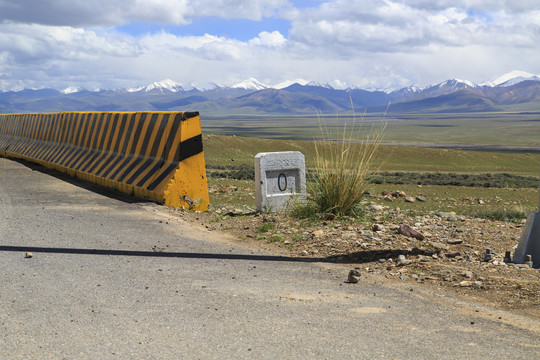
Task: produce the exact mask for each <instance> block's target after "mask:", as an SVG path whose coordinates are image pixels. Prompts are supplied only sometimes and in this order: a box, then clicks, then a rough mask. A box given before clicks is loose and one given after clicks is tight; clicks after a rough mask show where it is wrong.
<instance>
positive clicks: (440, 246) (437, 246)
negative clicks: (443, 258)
mask: <svg viewBox="0 0 540 360" xmlns="http://www.w3.org/2000/svg"><path fill="white" fill-rule="evenodd" d="M431 246H433V247H434V248H435V249H439V250H448V249H450V248H449V247H448V245H446V244H443V243H440V242H432V243H431Z"/></svg>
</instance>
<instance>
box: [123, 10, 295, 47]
mask: <svg viewBox="0 0 540 360" xmlns="http://www.w3.org/2000/svg"><path fill="white" fill-rule="evenodd" d="M290 28H291V22H290V21H289V20H286V19H279V18H276V17H270V18H263V19H261V20H249V19H223V18H219V17H217V16H208V17H204V18H196V19H193V20H192V21H191V23H190V24H186V25H164V24H159V23H151V22H138V21H134V22H130V23H129V24H126V25H122V26H118V27H116V30H118V31H120V32H124V33H126V34H129V35H131V36H135V37H137V36H141V35H145V34H149V33H150V34H152V33H157V32H162V31H164V32H167V33H171V34H174V35H178V36H203V35H205V34H214V35H217V36H226V37H229V38H231V39H237V40H240V41H248V40H250V39H253V38H254V37H256V36H257V35H258V34H259V33H260V32H262V31H267V32H272V31H279V32H280V33H281V34H282V35H283V36H287V35H288V33H289V30H290Z"/></svg>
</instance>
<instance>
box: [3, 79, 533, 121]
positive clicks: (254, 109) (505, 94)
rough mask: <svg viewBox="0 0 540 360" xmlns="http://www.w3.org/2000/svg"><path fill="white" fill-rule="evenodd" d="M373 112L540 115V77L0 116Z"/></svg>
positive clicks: (9, 105) (10, 99) (281, 88)
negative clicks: (534, 112)
mask: <svg viewBox="0 0 540 360" xmlns="http://www.w3.org/2000/svg"><path fill="white" fill-rule="evenodd" d="M353 106H354V108H355V109H356V110H360V109H362V110H363V109H367V111H369V112H379V111H388V112H389V113H415V112H418V113H428V112H480V111H494V112H496V111H540V75H533V74H529V73H526V72H523V71H513V72H511V73H508V74H505V75H503V76H501V77H499V78H497V79H495V80H494V81H491V82H485V83H482V84H475V83H472V82H470V81H466V80H458V79H452V80H447V81H444V82H442V83H439V84H435V85H430V86H427V87H425V88H423V89H420V88H418V87H414V86H411V87H407V88H403V89H399V90H394V91H378V90H375V91H373V90H363V89H359V88H351V87H348V88H343V86H341V87H337V86H335V87H333V86H331V85H327V84H318V83H314V82H308V81H305V80H301V79H298V80H293V81H286V82H283V83H281V84H277V85H275V86H268V85H265V84H263V83H261V82H260V81H258V80H256V79H253V78H251V79H248V80H246V81H243V82H241V83H238V84H235V85H233V86H219V85H217V84H210V85H209V86H208V87H206V88H203V89H198V88H197V87H195V86H193V85H189V86H183V85H182V84H180V83H177V82H175V81H172V80H164V81H160V82H153V83H151V84H148V85H145V86H140V87H137V88H129V89H117V90H97V91H89V90H84V89H77V88H73V87H70V88H67V89H63V90H57V89H50V88H44V89H25V90H22V91H5V92H0V113H21V112H57V111H156V110H157V111H165V110H185V111H199V112H200V113H201V114H202V115H204V116H213V117H224V116H253V115H304V114H305V115H313V114H316V113H325V114H335V113H338V112H343V111H350V110H351V108H352V107H353Z"/></svg>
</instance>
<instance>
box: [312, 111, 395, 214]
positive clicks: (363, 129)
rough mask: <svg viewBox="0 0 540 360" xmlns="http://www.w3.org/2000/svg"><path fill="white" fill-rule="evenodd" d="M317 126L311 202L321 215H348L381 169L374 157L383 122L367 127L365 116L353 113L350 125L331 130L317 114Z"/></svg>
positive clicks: (384, 123) (357, 204) (346, 123)
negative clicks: (357, 115) (319, 134)
mask: <svg viewBox="0 0 540 360" xmlns="http://www.w3.org/2000/svg"><path fill="white" fill-rule="evenodd" d="M383 119H384V116H383ZM338 120H339V119H338ZM319 125H320V130H321V136H320V137H319V138H318V139H315V141H314V144H315V171H314V177H313V180H312V181H311V182H310V183H309V185H308V186H309V187H308V189H309V192H310V193H311V198H310V199H311V200H312V201H314V203H315V204H316V207H317V209H318V211H320V212H323V213H333V214H335V215H338V216H344V215H351V214H353V213H354V212H355V210H356V209H357V208H358V206H359V204H360V202H361V201H362V198H363V196H364V193H365V191H366V188H367V185H368V183H369V180H370V178H371V177H372V176H373V175H374V174H375V173H376V171H377V170H378V169H379V168H380V165H381V164H374V155H375V153H376V152H377V149H378V148H379V146H380V144H381V141H382V139H383V134H384V130H385V128H386V121H382V120H379V121H373V122H371V125H368V124H367V123H366V122H365V113H364V114H363V115H362V117H360V118H357V117H356V115H355V114H354V111H353V116H352V121H351V122H347V121H344V122H343V125H338V126H337V127H336V128H334V129H333V130H332V129H330V128H329V127H328V124H327V123H326V122H325V121H323V120H321V116H320V115H319Z"/></svg>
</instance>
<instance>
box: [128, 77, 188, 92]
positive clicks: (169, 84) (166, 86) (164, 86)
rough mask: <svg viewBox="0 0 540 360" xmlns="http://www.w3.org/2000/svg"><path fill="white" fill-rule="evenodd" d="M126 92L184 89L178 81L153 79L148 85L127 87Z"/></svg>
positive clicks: (175, 90)
mask: <svg viewBox="0 0 540 360" xmlns="http://www.w3.org/2000/svg"><path fill="white" fill-rule="evenodd" d="M126 90H127V91H128V92H146V93H148V92H154V93H156V92H157V93H159V92H167V91H168V92H173V93H176V92H181V91H186V90H185V89H184V88H183V87H182V84H180V83H177V82H176V81H174V80H171V79H165V80H162V81H155V82H153V83H151V84H149V85H146V86H140V87H136V88H129V89H126Z"/></svg>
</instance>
